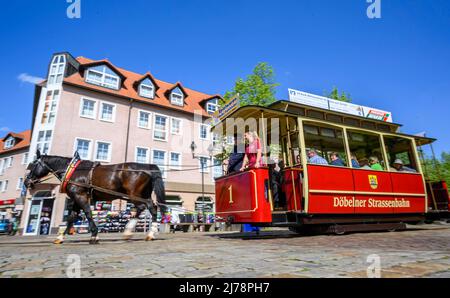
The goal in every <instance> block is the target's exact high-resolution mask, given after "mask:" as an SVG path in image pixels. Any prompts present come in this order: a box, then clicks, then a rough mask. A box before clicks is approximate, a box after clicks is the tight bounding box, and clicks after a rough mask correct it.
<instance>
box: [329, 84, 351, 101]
mask: <svg viewBox="0 0 450 298" xmlns="http://www.w3.org/2000/svg"><path fill="white" fill-rule="evenodd" d="M326 97H328V98H331V99H335V100H340V101H345V102H352V99H351V98H350V94H348V93H345V92H341V95H339V91H338V89H337V88H336V87H333V90H331V92H330V93H328V94H326Z"/></svg>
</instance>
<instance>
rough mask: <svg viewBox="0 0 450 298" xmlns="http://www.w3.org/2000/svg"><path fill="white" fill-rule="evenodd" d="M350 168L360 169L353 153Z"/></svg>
mask: <svg viewBox="0 0 450 298" xmlns="http://www.w3.org/2000/svg"><path fill="white" fill-rule="evenodd" d="M351 157H352V167H353V168H355V169H358V168H360V165H359V163H358V160H357V159H356V154H355V153H352V156H351Z"/></svg>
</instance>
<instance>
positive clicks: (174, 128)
mask: <svg viewBox="0 0 450 298" xmlns="http://www.w3.org/2000/svg"><path fill="white" fill-rule="evenodd" d="M171 121H172V122H171V125H170V132H171V133H172V134H174V135H180V134H181V119H178V118H171Z"/></svg>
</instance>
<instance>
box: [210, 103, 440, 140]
mask: <svg viewBox="0 0 450 298" xmlns="http://www.w3.org/2000/svg"><path fill="white" fill-rule="evenodd" d="M308 111H316V112H319V113H323V118H322V119H320V118H318V117H313V116H311V115H308V113H309V112H308ZM262 113H263V114H264V118H269V119H270V118H275V117H280V116H291V117H299V116H301V117H304V118H309V119H311V120H322V121H327V122H329V123H330V124H332V125H337V126H339V125H346V126H352V127H356V128H358V127H359V128H363V129H369V130H373V131H378V132H380V133H390V134H395V135H398V136H406V137H411V138H414V139H415V140H416V143H417V145H418V146H422V145H427V144H431V143H433V142H434V141H436V139H434V138H429V137H425V136H417V135H410V134H405V133H401V132H399V131H398V128H399V127H401V126H402V125H401V124H398V123H387V122H385V121H381V120H376V119H368V118H365V117H361V116H354V115H349V114H345V113H340V112H334V111H329V110H325V109H321V108H316V107H311V106H307V105H302V104H298V103H294V102H291V101H287V100H279V101H276V102H274V103H272V104H270V105H269V106H267V107H263V106H257V105H247V106H243V107H240V108H238V109H236V110H235V111H233V112H232V113H231V114H229V115H227V117H226V118H224V119H223V120H221V121H220V122H219V123H217V124H216V125H214V126H213V127H212V128H211V130H212V131H213V130H215V129H216V128H217V127H218V126H219V125H220V124H223V127H222V129H225V128H226V127H225V123H224V122H225V119H227V118H230V117H233V118H242V119H248V118H251V117H254V118H261V115H262ZM327 115H335V116H337V117H341V119H342V122H337V121H332V120H329V119H328V116H327ZM337 119H338V118H336V119H334V120H337ZM345 119H353V120H356V122H353V123H346V122H345ZM356 123H358V124H359V125H352V124H356ZM368 123H372V125H374V128H372V127H367V126H364V124H366V125H367V124H368ZM224 131H225V130H224Z"/></svg>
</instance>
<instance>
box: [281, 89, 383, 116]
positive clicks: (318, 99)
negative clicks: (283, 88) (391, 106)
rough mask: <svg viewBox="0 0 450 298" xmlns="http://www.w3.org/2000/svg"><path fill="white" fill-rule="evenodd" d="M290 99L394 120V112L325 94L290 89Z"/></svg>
mask: <svg viewBox="0 0 450 298" xmlns="http://www.w3.org/2000/svg"><path fill="white" fill-rule="evenodd" d="M288 92H289V101H292V102H296V103H300V104H304V105H308V106H312V107H316V108H322V109H326V110H330V111H335V112H340V113H345V114H350V115H355V116H360V117H365V118H370V119H375V120H380V121H385V122H392V113H391V112H387V111H383V110H380V109H375V108H371V107H366V106H361V105H357V104H353V103H349V102H344V101H339V100H334V99H331V98H327V97H324V96H320V95H316V94H311V93H308V92H304V91H299V90H294V89H288Z"/></svg>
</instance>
